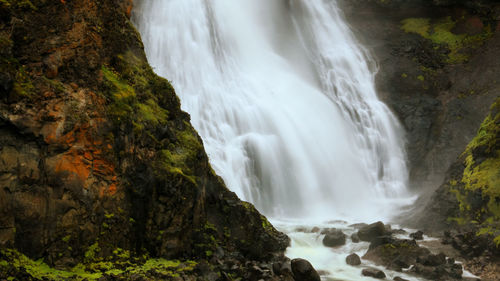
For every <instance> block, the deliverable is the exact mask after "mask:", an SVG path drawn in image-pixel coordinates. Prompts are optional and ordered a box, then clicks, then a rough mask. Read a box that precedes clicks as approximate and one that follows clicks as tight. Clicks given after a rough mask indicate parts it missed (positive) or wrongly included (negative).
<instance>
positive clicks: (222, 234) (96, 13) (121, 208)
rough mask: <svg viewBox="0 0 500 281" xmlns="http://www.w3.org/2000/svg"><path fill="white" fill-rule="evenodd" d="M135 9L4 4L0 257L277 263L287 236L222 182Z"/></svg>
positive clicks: (118, 4)
mask: <svg viewBox="0 0 500 281" xmlns="http://www.w3.org/2000/svg"><path fill="white" fill-rule="evenodd" d="M131 5H132V1H127V0H113V1H112V0H110V1H96V0H79V1H71V0H66V1H64V0H60V1H55V0H51V1H47V0H31V1H29V0H2V1H0V68H1V71H0V247H1V249H7V248H13V249H17V250H19V251H21V252H23V253H25V254H27V255H28V256H30V257H32V258H35V259H38V258H40V257H44V258H45V260H46V261H47V262H49V263H51V264H55V265H57V266H64V267H67V266H73V265H75V264H77V263H78V262H80V261H81V260H82V259H84V257H86V256H87V255H86V253H89V250H92V251H91V253H92V256H93V255H94V252H95V255H96V256H109V255H112V254H113V252H114V251H116V249H117V248H120V249H121V250H126V251H130V252H131V253H136V254H144V253H147V254H149V255H151V256H157V257H165V258H182V259H187V258H193V257H199V258H200V257H201V258H210V257H211V256H212V255H214V254H215V253H218V255H219V257H220V258H222V257H223V256H226V257H227V256H231V257H240V258H245V259H257V260H269V259H272V258H273V257H274V256H279V255H280V254H282V252H283V251H284V249H285V248H286V246H287V244H288V238H287V237H286V236H285V235H284V234H282V233H280V232H278V231H276V230H275V229H274V228H273V227H272V226H271V225H270V224H269V222H268V221H267V220H266V219H265V217H263V216H262V215H260V214H259V213H258V212H257V211H256V210H255V208H254V207H253V206H252V205H250V204H248V203H244V202H241V201H240V200H239V199H238V198H237V197H236V195H235V194H234V193H232V192H230V191H229V190H227V188H226V187H225V185H224V183H223V182H222V180H221V179H220V178H219V177H218V176H217V175H215V173H214V172H213V170H212V169H211V167H210V165H209V163H208V159H207V156H206V154H205V152H204V149H203V144H202V141H201V139H200V137H199V136H198V135H197V133H196V132H195V131H194V129H193V128H192V126H191V125H190V123H189V115H188V114H186V113H185V112H182V111H181V110H180V107H179V100H178V98H177V96H176V95H175V92H174V89H173V88H172V87H171V85H170V84H169V83H168V81H167V80H165V79H162V78H159V77H158V76H156V75H155V74H154V73H153V71H152V70H151V68H150V67H149V65H148V64H147V61H146V58H145V55H144V52H143V46H142V43H141V41H140V37H139V34H138V33H137V31H136V30H135V29H134V27H133V26H132V24H131V23H130V21H129V18H128V16H129V15H130V11H131V7H132V6H131ZM242 222H244V223H242ZM96 249H98V250H99V251H96ZM2 253H3V255H6V254H5V252H2ZM0 258H2V255H0ZM87 258H88V257H87Z"/></svg>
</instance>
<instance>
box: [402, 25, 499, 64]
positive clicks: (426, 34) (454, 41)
mask: <svg viewBox="0 0 500 281" xmlns="http://www.w3.org/2000/svg"><path fill="white" fill-rule="evenodd" d="M401 24H402V26H401V28H402V29H403V30H404V31H405V32H407V33H416V34H418V35H420V36H422V37H423V38H426V39H429V40H431V41H432V42H433V43H434V44H436V45H442V46H445V47H446V48H447V49H448V54H447V55H446V59H445V62H447V63H450V64H454V63H463V62H466V61H467V60H468V56H467V52H466V51H467V49H470V48H472V49H474V48H477V47H479V46H481V45H482V43H483V42H484V40H486V39H488V38H489V37H491V35H492V32H491V28H490V27H489V26H486V27H484V28H483V31H482V33H480V34H477V35H468V34H465V33H463V34H455V33H454V32H453V31H452V29H453V28H454V27H455V25H456V24H457V22H456V21H454V20H453V19H452V18H451V17H445V18H441V19H439V20H431V19H429V18H408V19H405V20H403V21H402V22H401Z"/></svg>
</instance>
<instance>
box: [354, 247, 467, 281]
mask: <svg viewBox="0 0 500 281" xmlns="http://www.w3.org/2000/svg"><path fill="white" fill-rule="evenodd" d="M374 243H375V242H372V244H371V245H370V249H369V250H368V252H366V254H365V255H364V256H363V259H367V260H370V261H372V262H374V263H375V264H378V265H383V266H386V267H388V268H390V269H392V270H395V271H402V269H403V268H405V269H406V268H409V269H410V270H409V271H408V272H409V273H412V274H415V275H418V276H422V277H424V278H427V279H430V280H459V279H461V278H462V266H461V265H460V264H457V263H455V260H453V259H447V258H446V256H445V255H444V254H442V253H440V254H437V255H435V254H432V253H431V252H430V250H429V249H427V248H423V247H420V246H419V245H418V244H417V243H416V242H415V240H403V239H396V238H388V239H384V241H382V242H381V241H377V243H376V244H374ZM410 267H411V268H410ZM372 274H375V272H373V273H372ZM369 276H372V275H369ZM380 276H382V275H380ZM380 278H383V277H380Z"/></svg>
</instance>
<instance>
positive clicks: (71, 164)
mask: <svg viewBox="0 0 500 281" xmlns="http://www.w3.org/2000/svg"><path fill="white" fill-rule="evenodd" d="M86 162H87V163H86ZM56 172H58V173H68V174H69V177H74V178H75V179H78V180H79V181H81V182H85V181H86V180H87V179H88V177H89V175H90V165H89V164H88V161H85V158H84V157H82V156H81V155H79V154H78V153H77V152H76V151H75V150H70V151H68V152H66V153H65V154H64V155H63V157H62V158H61V160H60V161H59V163H58V164H57V166H56Z"/></svg>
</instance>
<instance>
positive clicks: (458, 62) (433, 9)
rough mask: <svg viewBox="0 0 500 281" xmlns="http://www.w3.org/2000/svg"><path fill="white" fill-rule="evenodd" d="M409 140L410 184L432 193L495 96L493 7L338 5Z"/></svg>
mask: <svg viewBox="0 0 500 281" xmlns="http://www.w3.org/2000/svg"><path fill="white" fill-rule="evenodd" d="M342 3H343V6H344V12H345V16H346V18H347V20H348V22H349V23H350V24H351V26H352V27H353V29H354V30H355V34H356V35H358V38H359V40H360V41H361V42H362V43H363V44H364V45H365V46H367V47H368V48H369V49H370V50H372V53H373V54H374V55H375V57H376V59H377V62H378V64H379V72H378V75H377V78H376V79H377V81H376V82H377V87H378V90H379V94H380V95H381V98H382V99H383V100H385V101H386V103H387V104H388V105H389V106H390V107H391V108H392V109H393V111H394V112H395V113H396V115H397V116H399V119H400V120H401V122H402V124H403V125H404V127H405V129H406V132H407V149H408V157H409V164H410V168H411V171H410V172H411V182H412V185H413V188H415V190H417V191H422V190H426V191H425V192H427V191H433V190H435V189H436V188H437V187H438V186H439V185H440V184H441V183H442V181H443V179H444V174H445V172H446V171H447V169H448V168H449V167H450V166H451V164H452V163H453V162H454V161H455V160H456V158H457V157H458V156H459V155H460V153H461V152H462V151H463V149H464V148H465V146H466V145H467V144H468V143H469V141H470V140H471V139H472V138H473V137H474V136H475V134H476V131H477V128H478V127H479V125H480V124H481V122H482V120H483V119H484V118H485V117H486V115H487V114H488V109H489V107H490V106H491V104H492V103H493V101H494V99H495V97H497V96H498V95H499V92H500V81H499V79H498V73H500V60H498V59H497V58H498V57H499V56H500V25H499V20H500V3H499V2H498V1H430V0H429V1H398V0H387V1H378V0H358V1H342Z"/></svg>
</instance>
